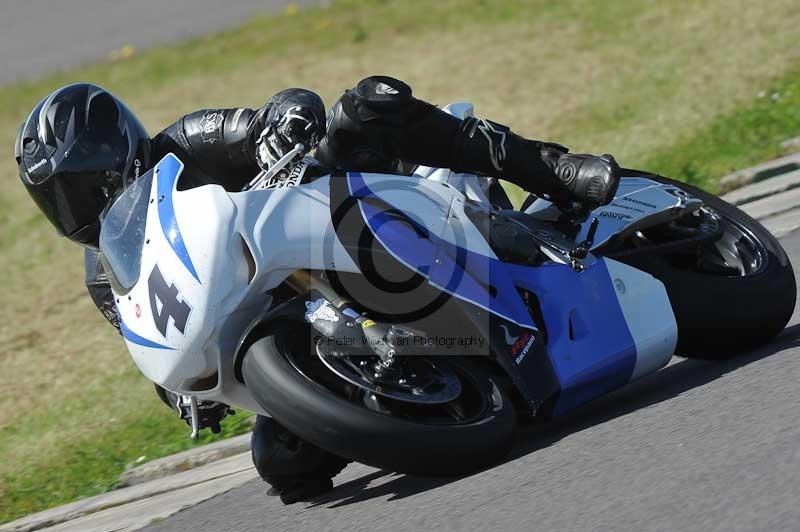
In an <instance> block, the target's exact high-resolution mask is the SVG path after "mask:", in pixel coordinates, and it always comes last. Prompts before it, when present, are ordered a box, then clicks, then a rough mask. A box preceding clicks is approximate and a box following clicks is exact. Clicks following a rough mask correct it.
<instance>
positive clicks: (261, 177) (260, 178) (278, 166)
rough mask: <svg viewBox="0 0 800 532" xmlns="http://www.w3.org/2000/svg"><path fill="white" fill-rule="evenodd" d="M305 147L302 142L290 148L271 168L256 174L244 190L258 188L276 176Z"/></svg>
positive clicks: (303, 150)
mask: <svg viewBox="0 0 800 532" xmlns="http://www.w3.org/2000/svg"><path fill="white" fill-rule="evenodd" d="M305 149H306V148H305V146H303V145H302V144H300V143H297V144H295V146H294V148H292V149H291V150H289V151H288V152H287V153H286V155H284V156H283V157H281V158H280V159H278V161H277V162H276V163H275V164H273V165H272V166H271V167H270V168H269V170H262V171H260V172H259V173H258V175H256V176H255V177H254V178H253V179H252V181H250V182H249V183H248V184H246V185H245V186H244V188H242V191H245V190H251V189H254V188H258V187H259V186H261V185H262V184H263V183H266V182H267V181H269V180H270V179H272V178H273V177H274V176H275V174H277V173H278V172H280V171H281V170H283V169H284V168H285V167H286V166H287V165H288V164H289V163H290V162H292V161H293V160H294V158H295V157H297V156H298V155H302V154H303V153H305Z"/></svg>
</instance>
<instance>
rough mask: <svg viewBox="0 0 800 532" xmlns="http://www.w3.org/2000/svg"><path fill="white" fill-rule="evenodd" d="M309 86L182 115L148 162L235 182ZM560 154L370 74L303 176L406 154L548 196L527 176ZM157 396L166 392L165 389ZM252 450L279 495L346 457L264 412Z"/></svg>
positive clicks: (184, 183) (99, 270)
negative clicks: (262, 136)
mask: <svg viewBox="0 0 800 532" xmlns="http://www.w3.org/2000/svg"><path fill="white" fill-rule="evenodd" d="M311 94H313V93H310V92H309V91H305V90H302V89H289V90H286V91H281V92H280V93H278V95H276V96H275V97H273V98H272V99H270V100H269V101H268V102H267V103H266V105H265V107H264V108H262V109H261V110H253V109H243V108H241V109H205V110H201V111H196V112H194V113H191V114H188V115H186V116H184V117H182V118H180V119H179V120H178V121H176V122H175V123H174V124H172V125H170V126H168V127H167V128H166V129H164V130H163V131H162V132H160V133H159V134H158V135H156V136H155V137H154V138H153V140H152V160H153V161H158V160H160V159H161V158H162V157H163V156H165V155H166V154H167V153H170V152H173V153H175V154H176V155H177V156H178V157H179V158H180V159H181V160H182V161H183V162H184V164H185V170H184V174H183V176H182V178H181V184H180V186H181V187H182V188H191V187H194V186H199V185H203V184H208V183H216V184H220V185H222V186H224V187H225V188H226V189H227V190H229V191H238V190H241V189H242V187H243V186H244V185H245V184H246V183H248V182H249V181H250V180H251V179H252V178H253V177H254V176H255V175H256V174H257V173H258V172H259V170H260V168H259V166H258V164H257V162H256V158H255V139H256V137H257V136H258V134H259V133H260V131H261V130H262V129H263V126H264V124H263V123H262V122H261V120H262V118H263V117H264V116H266V115H267V114H268V113H267V111H268V110H269V109H270V108H271V107H272V106H284V107H286V106H292V105H295V104H296V105H308V104H309V102H310V101H311V100H315V101H316V102H319V99H318V98H317V97H316V96H314V97H313V98H310V96H309V95H311ZM317 105H318V104H317ZM321 112H322V113H324V110H322V111H321ZM478 128H480V131H478V132H477V133H476V131H477V130H478ZM565 152H566V149H564V148H563V147H561V146H558V145H554V144H547V143H542V142H537V141H532V140H527V139H524V138H522V137H519V136H517V135H515V134H513V133H511V132H510V131H509V129H508V128H507V127H505V126H502V125H500V124H495V123H493V122H488V121H478V120H476V119H467V120H464V121H461V120H459V119H456V118H454V117H452V116H450V115H448V114H446V113H444V112H443V111H441V110H440V109H438V108H436V107H435V106H433V105H431V104H429V103H427V102H424V101H422V100H418V99H416V98H414V97H413V96H412V95H411V89H410V88H409V87H408V86H407V85H406V84H405V83H403V82H401V81H398V80H394V79H392V78H386V77H371V78H367V79H365V80H362V81H361V82H360V83H359V84H358V85H357V87H356V88H354V89H352V90H349V91H346V92H345V94H344V95H343V96H342V97H340V98H339V100H338V101H337V102H336V103H335V104H334V105H333V107H332V108H331V110H330V112H329V113H328V116H327V133H326V134H325V136H324V137H323V138H322V140H321V142H320V144H319V146H318V148H317V150H316V152H315V154H314V155H315V156H316V158H317V159H318V160H319V161H320V162H321V165H320V166H319V167H318V168H317V169H316V171H314V170H313V169H310V171H307V172H306V177H305V178H309V177H311V178H313V177H315V174H316V176H318V175H322V174H323V173H328V172H329V170H327V171H326V167H328V168H334V167H335V168H342V169H347V170H357V171H373V172H391V171H394V170H395V169H396V167H397V164H398V161H399V160H403V161H405V162H408V163H413V164H424V165H428V166H436V167H443V168H452V169H460V170H464V171H472V172H478V173H483V174H487V175H495V176H499V177H502V178H505V179H508V180H510V181H512V182H514V183H516V184H518V185H520V186H521V187H523V188H526V189H529V190H532V191H535V192H537V193H539V194H542V193H545V194H550V195H551V197H555V196H557V195H558V194H560V193H561V192H562V191H561V190H560V188H559V185H558V182H557V180H555V179H550V180H548V179H545V178H539V179H538V180H537V181H535V182H534V181H531V178H530V176H549V175H552V174H553V166H554V164H555V163H554V160H555V158H557V157H558V156H559V155H561V154H563V153H565ZM323 165H324V166H323ZM305 178H304V179H305ZM85 260H86V286H87V288H88V290H89V293H90V295H91V297H92V299H93V301H94V302H95V304H96V305H97V307H98V308H99V309H100V311H101V312H102V313H103V315H104V316H105V317H106V318H107V319H108V321H110V322H111V323H112V324H113V325H114V326H115V327H117V328H119V322H118V319H117V314H116V310H115V307H114V302H113V297H112V293H111V288H110V286H109V284H108V281H107V279H106V276H105V274H104V272H103V267H102V264H101V262H100V255H99V253H98V252H95V251H91V250H87V252H86V257H85ZM159 395H160V396H161V397H162V399H163V398H164V394H163V393H160V394H159ZM165 402H166V401H165ZM173 406H174V405H173ZM253 458H254V462H255V465H256V467H257V469H258V471H259V473H260V474H261V476H262V477H264V479H265V480H267V481H268V482H270V483H271V484H273V485H274V486H275V487H276V488H278V490H279V491H280V493H281V496H282V498H283V499H284V501H285V502H292V500H293V499H294V500H296V499H298V498H305V497H307V496H309V494H315V493H316V492H320V491H325V490H326V489H329V488H330V478H331V477H332V476H334V475H335V474H337V473H338V472H339V471H341V469H342V468H343V467H344V466H345V465H346V462H345V461H344V460H342V459H340V458H338V457H335V456H333V455H330V454H329V453H326V452H324V451H322V450H320V449H318V448H316V447H314V446H312V445H310V444H308V443H306V442H303V441H301V440H299V438H297V437H296V436H294V435H292V434H290V433H288V431H286V430H285V429H283V428H282V427H280V426H278V425H277V424H276V423H274V422H272V421H271V420H270V419H269V418H264V417H260V418H259V419H258V421H257V424H256V428H255V430H254V432H253Z"/></svg>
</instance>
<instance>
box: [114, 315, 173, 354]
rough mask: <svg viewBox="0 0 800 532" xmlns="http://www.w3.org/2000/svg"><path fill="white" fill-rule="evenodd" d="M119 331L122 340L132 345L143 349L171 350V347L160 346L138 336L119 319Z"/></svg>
mask: <svg viewBox="0 0 800 532" xmlns="http://www.w3.org/2000/svg"><path fill="white" fill-rule="evenodd" d="M119 330H120V332H121V333H122V336H123V338H125V339H126V340H128V341H129V342H132V343H134V344H137V345H142V346H144V347H152V348H153V349H173V348H172V347H169V346H166V345H162V344H159V343H156V342H154V341H152V340H148V339H147V338H144V337H143V336H139V335H138V334H136V333H135V332H133V331H132V330H130V329H129V328H128V326H127V325H126V324H125V322H124V321H122V320H121V319H120V320H119Z"/></svg>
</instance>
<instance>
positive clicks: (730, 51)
mask: <svg viewBox="0 0 800 532" xmlns="http://www.w3.org/2000/svg"><path fill="white" fill-rule="evenodd" d="M798 27H800V3H798V2H797V1H796V0H771V1H770V2H768V5H767V4H764V3H758V2H752V1H750V0H704V1H700V0H608V1H604V2H593V1H589V0H564V1H561V2H549V1H545V0H533V1H522V0H505V1H502V2H500V1H490V0H438V1H425V0H402V1H400V0H394V1H392V0H382V1H381V0H372V1H368V0H348V1H340V2H336V3H334V5H333V6H332V7H330V8H320V9H314V10H308V11H301V12H300V13H299V14H297V15H294V16H287V15H279V16H277V17H261V18H258V19H255V20H253V21H251V22H250V23H248V24H247V25H246V26H244V27H242V28H239V29H236V30H232V31H228V32H225V33H222V34H220V35H215V36H210V37H207V38H202V39H198V40H195V41H192V42H188V43H184V44H181V45H177V46H169V47H163V46H162V47H156V48H153V49H151V50H148V51H145V52H142V53H135V54H133V55H132V56H131V57H130V58H126V59H120V60H117V61H107V62H103V63H100V64H96V65H90V66H87V67H85V68H81V69H78V70H75V71H71V72H66V73H60V74H56V75H53V76H50V77H47V78H46V79H42V80H37V81H33V82H30V83H19V84H16V85H13V86H9V87H4V88H0V145H2V146H6V148H5V149H6V153H7V154H8V155H7V156H6V157H5V158H3V159H1V160H0V175H3V176H4V177H3V179H2V180H0V271H2V277H0V279H2V280H1V281H0V282H2V285H0V289H2V293H3V302H4V303H5V304H4V305H2V306H0V363H2V367H3V371H2V372H0V404H2V406H3V408H2V409H0V456H1V457H2V459H1V460H0V521H7V520H10V519H13V518H15V517H19V516H21V515H23V514H25V513H28V512H32V511H36V510H41V509H44V508H47V507H50V506H54V505H57V504H61V503H64V502H67V501H70V500H73V499H75V498H77V497H82V496H85V495H90V494H94V493H98V492H100V491H103V490H106V489H109V488H111V487H113V486H114V483H115V482H116V479H117V476H118V474H119V472H120V471H122V469H124V467H125V466H126V465H127V464H129V463H131V462H133V461H135V460H136V459H137V458H138V457H139V456H142V455H145V456H147V459H152V458H156V457H158V456H161V455H163V454H166V453H169V452H172V451H176V450H180V449H183V448H185V447H187V446H189V445H190V442H189V441H188V437H187V428H186V427H185V425H183V424H182V423H180V422H178V421H177V420H175V419H174V416H173V415H172V414H171V413H170V412H169V411H168V410H167V409H166V408H165V407H164V406H163V405H161V404H160V402H159V401H158V400H157V399H156V397H155V394H154V393H153V392H152V386H151V385H150V384H149V383H147V382H146V381H145V380H144V378H143V377H141V376H140V375H139V374H138V372H137V370H136V368H135V367H134V366H133V364H132V363H131V361H130V358H129V357H128V356H127V354H126V353H125V350H124V346H123V344H122V342H121V341H120V339H119V336H118V335H117V334H116V333H115V332H114V331H113V330H112V329H111V328H110V327H109V326H108V325H107V324H106V323H105V322H104V320H103V318H102V317H101V316H100V315H99V313H97V311H96V310H95V309H94V308H93V307H92V304H91V302H90V301H89V299H88V297H87V296H86V293H85V288H84V287H83V285H82V279H83V272H82V260H81V251H80V250H79V249H78V248H76V247H75V246H73V245H70V244H69V243H68V242H65V241H64V240H63V239H58V238H56V237H55V235H54V233H53V231H52V229H51V228H50V227H49V226H48V225H47V223H46V222H45V221H44V219H43V218H42V216H41V215H39V214H38V212H37V211H36V209H35V207H34V205H33V203H32V202H31V201H30V199H29V198H28V197H27V195H26V193H25V191H24V189H23V188H22V186H21V185H20V184H19V182H18V179H17V177H16V168H15V165H14V162H13V160H12V157H11V145H12V142H13V139H14V136H15V135H16V131H17V128H18V126H19V124H20V123H21V122H22V121H23V120H24V119H25V117H26V115H27V113H28V112H29V111H30V109H31V108H32V107H33V105H34V104H35V102H36V101H37V100H38V99H39V98H41V97H43V96H44V95H45V94H47V93H48V92H49V91H51V90H52V89H53V88H55V87H57V86H59V85H61V84H64V83H67V82H71V81H76V80H90V81H93V82H95V83H99V84H101V85H103V86H106V87H107V88H109V89H111V90H113V91H114V92H115V93H117V94H118V95H119V96H121V97H122V98H123V99H124V100H125V101H126V102H127V103H128V104H129V106H130V107H132V108H133V109H134V110H135V111H136V113H137V114H138V115H139V116H140V117H141V118H142V119H143V121H144V123H145V125H146V126H147V127H148V128H149V129H150V130H151V131H153V132H155V131H158V130H159V129H160V128H162V127H164V126H165V125H167V124H168V123H170V122H171V121H173V120H174V119H175V118H176V117H177V116H179V115H180V114H182V113H187V112H190V111H193V110H195V109H198V108H202V107H216V106H219V107H222V106H241V105H250V106H257V105H260V104H261V103H263V101H264V100H266V99H267V98H268V97H269V95H270V94H272V93H274V92H275V91H277V90H279V89H281V88H285V87H287V86H305V87H309V88H311V89H314V90H317V91H318V92H319V93H320V94H321V95H322V96H323V98H324V99H325V100H326V101H327V102H329V103H330V102H332V101H333V100H334V98H336V97H337V96H338V94H340V93H341V91H342V90H344V89H346V88H348V87H351V86H352V85H353V84H354V83H355V82H356V81H357V80H358V79H360V78H361V77H363V76H366V75H369V74H374V73H381V74H389V75H395V76H398V77H400V78H403V79H405V80H406V81H408V82H409V83H410V84H411V85H412V87H414V91H415V94H416V95H418V96H419V97H422V98H425V99H427V100H429V101H432V102H435V103H438V104H445V103H447V102H449V101H455V100H464V99H470V100H472V101H473V102H474V103H475V104H476V110H477V112H478V114H480V115H482V116H486V117H489V118H492V119H493V120H496V121H499V122H503V123H506V124H509V125H511V126H512V127H513V128H514V129H515V131H517V132H519V133H521V134H524V135H526V136H528V137H535V138H546V139H549V140H554V141H558V142H562V143H564V144H566V145H568V146H570V147H572V148H573V150H575V151H587V152H611V153H614V154H615V155H616V156H617V158H618V160H619V161H620V163H621V164H623V165H625V166H629V167H641V168H646V169H648V170H652V171H656V172H659V173H662V174H665V175H670V176H672V177H676V178H678V179H685V180H690V181H692V182H695V183H698V184H700V185H702V186H704V187H706V188H709V189H712V190H716V187H717V179H718V178H719V177H720V176H721V175H722V174H725V173H727V172H729V171H731V170H734V169H736V168H738V167H741V166H743V165H747V164H751V163H757V162H759V161H761V160H763V159H765V158H768V157H771V156H774V155H780V153H781V152H780V148H779V147H778V144H779V142H780V141H782V140H784V139H785V138H788V137H792V136H796V135H800V115H799V114H798V113H799V112H800V111H798V110H799V109H800V106H798V103H800V102H799V101H798V100H799V99H800V88H799V87H798V85H799V84H800V48H798V46H797V42H798V36H800V35H798V31H797V28H798ZM762 93H763V94H764V96H759V95H760V94H762ZM775 93H777V94H778V95H779V96H777V97H775V98H773V94H775ZM229 426H232V428H229V429H227V430H233V431H234V432H235V431H236V430H237V427H238V429H239V430H242V429H241V426H240V425H238V423H237V420H233V423H232V424H230V423H229Z"/></svg>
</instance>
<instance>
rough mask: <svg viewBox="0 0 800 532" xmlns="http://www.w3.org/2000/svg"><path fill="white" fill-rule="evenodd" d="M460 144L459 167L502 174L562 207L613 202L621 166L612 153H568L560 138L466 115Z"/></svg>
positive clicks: (457, 147) (457, 145)
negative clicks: (524, 133)
mask: <svg viewBox="0 0 800 532" xmlns="http://www.w3.org/2000/svg"><path fill="white" fill-rule="evenodd" d="M454 150H455V153H454V159H455V161H457V162H458V166H459V167H461V168H465V169H469V170H471V171H475V170H477V171H479V172H481V173H485V174H489V175H497V176H498V177H501V178H503V179H505V180H507V181H510V182H512V183H514V184H515V185H517V186H519V187H521V188H523V189H525V190H527V191H528V192H532V193H534V194H536V195H538V196H542V197H545V198H547V199H549V200H550V201H552V202H553V203H555V204H556V205H557V206H559V207H560V208H562V209H567V208H571V207H572V203H578V204H580V206H581V207H583V208H585V209H589V210H591V209H594V208H596V207H599V206H600V205H605V204H607V203H610V202H611V200H613V199H614V194H615V193H616V191H617V187H618V186H619V177H620V176H619V174H620V168H619V165H618V164H617V162H616V160H614V157H612V156H611V155H608V154H606V155H602V156H596V155H589V154H585V153H575V154H573V153H568V152H569V150H568V149H567V148H565V147H564V146H561V145H560V144H554V143H549V142H540V141H536V140H528V139H525V138H523V137H520V136H519V135H516V134H515V133H512V132H511V131H510V129H509V128H508V127H506V126H503V125H501V124H497V123H495V122H491V121H489V120H484V119H479V118H471V117H470V118H466V119H465V120H463V121H462V122H461V127H460V128H459V132H458V134H457V136H456V141H455V148H454Z"/></svg>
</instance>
